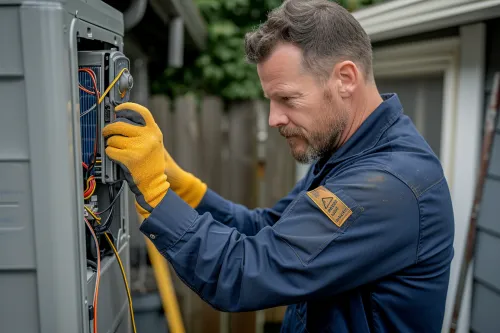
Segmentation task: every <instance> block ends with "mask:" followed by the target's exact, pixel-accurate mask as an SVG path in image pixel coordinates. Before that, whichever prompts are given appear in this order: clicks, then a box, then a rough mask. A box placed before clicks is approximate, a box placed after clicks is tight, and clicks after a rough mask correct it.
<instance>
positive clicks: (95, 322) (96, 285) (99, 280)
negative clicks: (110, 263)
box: [83, 217, 101, 333]
mask: <svg viewBox="0 0 500 333" xmlns="http://www.w3.org/2000/svg"><path fill="white" fill-rule="evenodd" d="M83 219H84V220H85V224H87V227H88V228H89V230H90V233H91V234H92V237H93V238H94V242H95V246H96V249H97V276H96V280H95V289H94V302H93V306H94V332H93V333H97V301H98V296H99V283H100V282H101V250H100V248H99V242H98V241H97V236H96V235H95V233H94V229H92V226H91V225H90V222H89V221H88V220H87V219H86V218H85V217H84V218H83Z"/></svg>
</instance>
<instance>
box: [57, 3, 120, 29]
mask: <svg viewBox="0 0 500 333" xmlns="http://www.w3.org/2000/svg"><path fill="white" fill-rule="evenodd" d="M64 8H65V9H66V10H67V11H68V13H70V14H72V15H74V16H76V17H77V18H78V19H80V20H82V21H86V22H89V23H91V24H93V25H96V26H98V27H101V28H104V29H106V30H109V31H111V32H114V33H117V34H119V35H120V36H123V34H124V31H125V25H124V23H123V14H122V13H121V12H120V11H118V10H116V9H114V8H113V7H111V6H110V5H108V4H106V3H105V2H104V1H101V0H85V1H82V0H66V1H65V4H64Z"/></svg>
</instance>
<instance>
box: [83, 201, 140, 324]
mask: <svg viewBox="0 0 500 333" xmlns="http://www.w3.org/2000/svg"><path fill="white" fill-rule="evenodd" d="M83 207H84V208H85V209H86V210H87V212H89V214H90V215H92V217H93V218H94V219H95V220H96V221H97V223H98V224H101V222H100V221H101V218H100V217H98V216H96V214H95V213H94V212H93V211H92V210H90V208H88V207H87V206H83ZM104 236H105V237H106V240H107V241H108V243H109V246H111V248H112V249H113V252H114V253H115V256H116V260H117V261H118V264H119V265H120V270H121V272H122V277H123V282H125V289H127V297H128V307H129V310H130V318H131V319H132V327H133V329H134V333H137V330H136V327H135V317H134V308H133V307H132V296H131V295H130V287H129V285H128V281H127V275H126V274H125V268H123V264H122V260H121V258H120V255H119V254H118V251H117V250H116V247H115V246H114V244H113V242H112V241H111V239H110V238H109V236H108V234H107V233H104Z"/></svg>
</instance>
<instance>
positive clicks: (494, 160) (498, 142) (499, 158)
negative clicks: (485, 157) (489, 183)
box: [488, 122, 500, 177]
mask: <svg viewBox="0 0 500 333" xmlns="http://www.w3.org/2000/svg"><path fill="white" fill-rule="evenodd" d="M498 123H499V124H500V122H498ZM492 150H493V151H492V152H491V161H490V168H489V170H488V173H489V174H490V175H493V176H497V177H500V132H499V133H497V134H496V135H495V140H494V141H493V149H492Z"/></svg>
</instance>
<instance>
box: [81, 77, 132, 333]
mask: <svg viewBox="0 0 500 333" xmlns="http://www.w3.org/2000/svg"><path fill="white" fill-rule="evenodd" d="M125 70H126V69H125V68H124V69H122V70H121V71H120V73H119V74H118V75H117V76H116V77H115V79H114V80H113V81H112V82H111V84H110V85H109V87H108V88H107V89H106V90H105V92H104V93H103V94H102V95H101V93H100V91H99V89H98V86H97V76H96V74H95V72H94V71H93V70H92V69H90V68H80V69H79V72H85V73H86V74H88V75H90V78H91V80H92V85H93V90H90V89H88V88H86V87H84V86H82V85H81V84H79V89H80V90H81V91H83V92H85V93H87V94H89V95H94V96H96V101H97V102H96V104H94V105H93V106H92V107H90V108H89V109H88V110H86V111H84V112H82V113H81V114H80V118H81V117H83V116H85V115H87V114H89V113H90V112H92V111H94V110H95V112H96V119H97V111H98V108H97V106H98V105H99V104H101V103H102V101H103V100H104V97H105V96H106V95H107V94H108V93H109V91H110V90H111V88H112V87H113V86H114V85H115V84H116V82H118V80H119V78H120V76H121V75H122V74H123V72H124V71H125ZM125 94H126V93H125V92H123V93H121V97H122V98H123V97H124V96H125ZM97 142H98V126H97V122H96V133H95V137H94V149H93V154H92V161H89V164H86V163H85V162H84V161H82V167H83V169H84V182H85V189H84V191H83V198H84V200H89V199H90V198H91V197H92V195H93V194H94V193H95V191H96V188H97V182H96V179H95V166H96V165H97V164H100V163H101V160H99V159H97ZM121 182H122V185H121V187H120V190H119V191H118V193H117V194H116V196H115V195H114V189H113V185H114V184H110V185H109V195H110V201H111V203H110V205H109V207H107V208H106V209H104V210H102V211H101V212H97V213H95V212H93V211H92V210H91V209H90V208H89V207H87V206H85V205H84V208H85V210H86V211H87V212H88V213H89V214H90V215H91V216H92V217H93V218H94V220H95V221H96V223H97V224H98V225H96V226H94V227H93V226H92V224H91V223H90V222H89V220H88V219H87V218H86V217H84V218H83V219H84V221H85V224H86V225H87V227H88V229H89V231H90V233H91V235H92V238H93V239H94V243H95V246H96V250H97V265H96V266H95V268H96V281H95V289H94V299H93V303H92V304H93V317H94V319H93V333H97V306H98V300H99V297H98V296H99V283H100V277H101V249H100V245H99V240H98V236H99V235H101V234H103V235H104V237H105V238H106V241H107V242H108V244H109V246H110V247H111V249H112V250H113V253H114V255H115V257H116V260H117V262H118V264H119V266H120V270H121V273H122V278H123V281H124V283H125V289H126V291H127V297H128V303H129V310H130V317H131V321H132V327H133V331H134V333H136V327H135V318H134V312H133V307H132V296H131V294H130V288H129V285H128V281H127V276H126V273H125V268H124V267H123V264H122V261H121V258H120V255H119V253H118V250H117V249H116V247H115V245H114V244H113V241H112V240H111V238H110V236H109V235H108V232H109V227H110V225H111V221H112V216H113V211H114V205H115V203H116V201H117V199H118V198H119V197H120V194H121V193H122V192H123V189H124V187H125V181H123V180H122V181H121ZM108 211H109V213H108V216H107V217H106V220H105V222H104V223H101V220H102V217H101V215H102V214H103V213H106V212H108Z"/></svg>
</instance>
